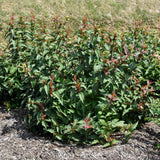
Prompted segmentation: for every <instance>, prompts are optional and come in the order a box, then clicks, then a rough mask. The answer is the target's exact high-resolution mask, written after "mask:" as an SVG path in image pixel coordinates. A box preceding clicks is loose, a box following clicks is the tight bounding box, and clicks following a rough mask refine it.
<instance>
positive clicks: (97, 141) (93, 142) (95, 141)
mask: <svg viewBox="0 0 160 160" xmlns="http://www.w3.org/2000/svg"><path fill="white" fill-rule="evenodd" d="M97 143H99V140H98V139H95V140H93V141H92V143H91V144H97Z"/></svg>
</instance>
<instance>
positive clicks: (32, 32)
mask: <svg viewBox="0 0 160 160" xmlns="http://www.w3.org/2000/svg"><path fill="white" fill-rule="evenodd" d="M6 38H8V45H7V46H6V48H5V49H3V50H1V54H0V55H1V56H0V66H1V72H0V81H1V84H0V94H1V97H2V98H1V101H7V102H9V104H10V106H9V107H15V106H16V105H17V107H18V106H23V107H25V108H27V117H26V120H27V122H28V123H29V125H30V127H31V128H33V129H35V128H36V129H37V128H38V129H39V130H42V131H43V133H44V134H48V133H49V134H51V135H52V136H53V139H58V140H61V141H64V142H67V143H70V142H76V143H81V144H96V143H101V144H104V146H105V147H106V146H109V145H113V144H114V143H116V142H117V140H116V139H114V137H112V133H113V132H116V131H122V132H125V133H126V141H128V138H129V137H130V134H131V133H132V132H133V130H134V129H135V128H136V127H137V126H138V125H139V126H140V125H141V123H144V119H145V117H147V116H149V115H151V114H152V107H151V106H152V103H151V102H152V99H153V98H157V97H158V96H159V95H158V94H159V86H160V79H159V77H160V65H159V64H160V61H159V59H160V53H159V50H160V43H159V42H160V39H159V35H158V33H154V32H152V31H150V30H149V29H148V28H147V27H142V26H141V25H140V24H139V23H136V24H135V28H133V29H131V30H130V31H128V32H125V33H117V32H108V31H107V30H105V29H103V28H99V27H98V26H93V27H92V26H90V25H89V23H88V22H87V19H86V18H84V19H83V20H82V23H81V26H80V28H79V29H78V31H76V32H75V36H74V37H72V38H71V37H70V34H69V31H68V30H67V29H65V25H64V24H63V22H61V21H60V20H59V18H58V17H55V18H54V19H53V28H52V30H50V29H47V27H46V26H45V25H44V24H42V23H38V22H37V21H36V19H35V18H34V15H32V16H31V18H29V19H27V18H26V19H23V17H20V18H19V20H18V21H15V20H14V19H13V17H12V21H11V22H10V23H9V26H8V30H7V33H6ZM13 104H14V106H13Z"/></svg>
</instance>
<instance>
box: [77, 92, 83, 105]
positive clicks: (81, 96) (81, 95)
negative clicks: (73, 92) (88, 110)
mask: <svg viewBox="0 0 160 160" xmlns="http://www.w3.org/2000/svg"><path fill="white" fill-rule="evenodd" d="M78 95H79V98H80V100H81V101H82V103H84V94H83V93H82V92H80V93H79V94H78Z"/></svg>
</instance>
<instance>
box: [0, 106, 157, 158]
mask: <svg viewBox="0 0 160 160" xmlns="http://www.w3.org/2000/svg"><path fill="white" fill-rule="evenodd" d="M24 114H25V113H24V110H23V109H13V110H11V111H10V112H8V111H7V110H6V107H5V106H2V105H0V159H1V160H22V159H23V160H160V149H156V146H157V144H158V143H160V126H158V125H157V124H155V123H152V122H149V123H146V124H145V125H144V126H143V128H142V129H140V130H136V131H134V133H133V135H132V136H131V139H130V140H129V142H128V143H127V144H124V143H123V138H124V136H123V135H121V134H116V135H115V136H116V137H117V138H119V139H121V140H122V143H120V144H118V145H115V146H113V147H109V148H103V147H102V146H101V145H96V146H90V147H82V146H77V145H73V144H71V145H66V144H62V143H60V142H58V141H54V142H51V141H50V140H49V139H46V138H44V137H42V136H35V135H34V134H32V133H30V132H28V130H27V125H26V124H25V123H24V120H23V118H24Z"/></svg>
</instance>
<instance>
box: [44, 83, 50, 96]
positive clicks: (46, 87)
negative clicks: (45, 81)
mask: <svg viewBox="0 0 160 160" xmlns="http://www.w3.org/2000/svg"><path fill="white" fill-rule="evenodd" d="M44 90H45V92H46V94H47V95H48V93H49V86H47V85H45V86H44Z"/></svg>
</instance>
